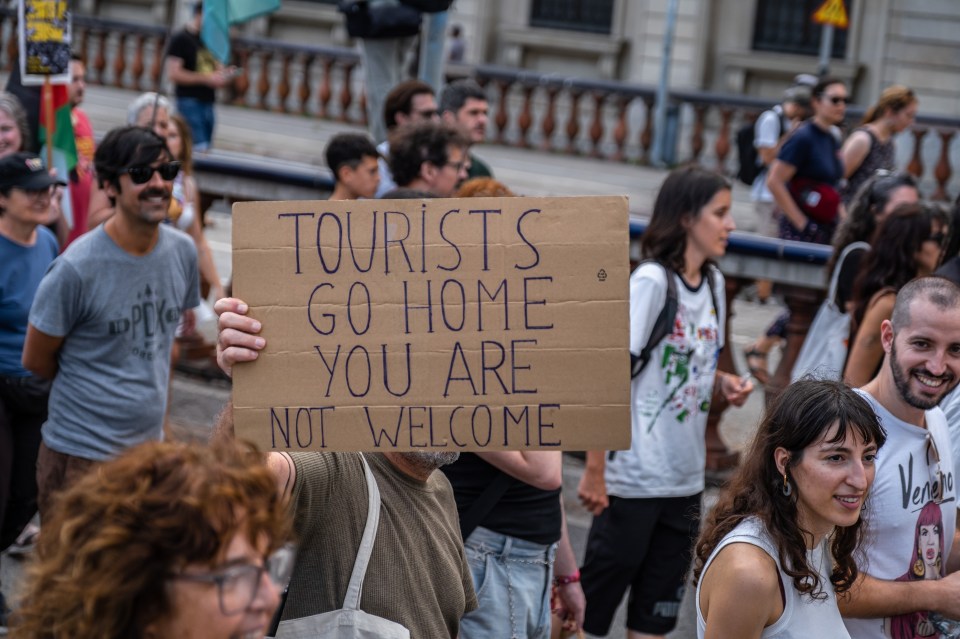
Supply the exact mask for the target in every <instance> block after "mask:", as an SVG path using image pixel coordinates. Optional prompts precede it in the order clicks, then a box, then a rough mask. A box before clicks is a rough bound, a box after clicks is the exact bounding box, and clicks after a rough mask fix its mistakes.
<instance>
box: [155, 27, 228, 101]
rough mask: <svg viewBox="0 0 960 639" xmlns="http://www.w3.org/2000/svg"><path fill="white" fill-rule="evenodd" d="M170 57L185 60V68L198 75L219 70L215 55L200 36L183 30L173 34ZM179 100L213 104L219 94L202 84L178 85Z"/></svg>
mask: <svg viewBox="0 0 960 639" xmlns="http://www.w3.org/2000/svg"><path fill="white" fill-rule="evenodd" d="M166 55H168V56H173V57H175V58H180V59H181V60H183V68H184V69H186V70H187V71H195V72H197V73H212V72H213V71H216V69H217V63H216V59H215V58H214V57H213V54H212V53H210V51H208V50H207V48H206V47H204V46H203V42H202V41H201V40H200V35H199V34H196V33H191V32H189V31H187V30H186V29H181V30H180V31H177V32H176V33H174V34H173V36H172V37H171V38H170V42H169V44H167V53H166ZM175 92H176V95H177V97H178V98H196V99H197V100H200V101H202V102H213V101H214V100H216V99H217V92H216V90H215V89H214V88H213V87H208V86H205V85H201V84H190V85H185V84H178V85H176V91H175Z"/></svg>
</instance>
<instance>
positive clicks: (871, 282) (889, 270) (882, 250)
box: [843, 204, 948, 387]
mask: <svg viewBox="0 0 960 639" xmlns="http://www.w3.org/2000/svg"><path fill="white" fill-rule="evenodd" d="M947 224H948V220H947V216H946V215H945V214H944V213H943V211H941V210H940V208H939V207H937V206H934V205H929V204H904V205H901V206H899V207H897V208H896V209H894V211H893V212H892V213H891V214H890V216H889V217H887V219H885V220H884V221H883V223H882V224H881V225H880V228H879V229H878V230H877V234H876V237H875V239H874V241H873V245H872V246H871V248H870V250H869V251H868V252H867V254H866V255H865V256H864V258H863V263H862V264H861V265H860V273H859V275H857V279H856V281H855V283H854V299H853V303H854V308H853V329H852V330H851V338H850V354H849V356H848V357H847V364H846V366H844V369H843V379H844V380H845V381H846V382H847V383H848V384H850V385H851V386H854V387H860V386H863V385H864V384H866V383H867V382H869V381H870V380H871V379H873V377H874V376H875V375H876V373H877V371H878V370H879V369H880V364H881V363H882V362H883V345H882V344H881V343H880V324H881V323H882V322H883V320H885V319H890V316H891V314H892V313H893V304H894V302H895V301H896V298H897V291H899V290H900V288H901V287H902V286H903V285H904V284H906V283H907V282H909V281H910V280H912V279H914V278H916V277H923V276H925V275H930V274H932V273H933V272H934V271H935V270H936V269H937V267H938V266H939V265H940V260H941V257H942V254H943V249H942V247H943V244H944V238H945V236H946V234H947V231H948V228H947Z"/></svg>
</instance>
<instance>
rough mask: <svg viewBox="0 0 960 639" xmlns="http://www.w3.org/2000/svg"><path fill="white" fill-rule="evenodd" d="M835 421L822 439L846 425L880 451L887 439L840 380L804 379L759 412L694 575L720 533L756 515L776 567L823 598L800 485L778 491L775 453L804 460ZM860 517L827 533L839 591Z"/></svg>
mask: <svg viewBox="0 0 960 639" xmlns="http://www.w3.org/2000/svg"><path fill="white" fill-rule="evenodd" d="M834 424H836V425H837V432H836V435H834V437H832V438H831V439H829V440H827V442H828V443H836V442H842V441H843V440H844V438H845V437H846V436H847V433H848V432H850V431H851V429H852V430H853V432H855V433H856V434H857V436H858V437H860V439H862V440H863V441H864V442H866V443H875V444H876V445H877V448H878V449H879V448H880V447H882V446H883V444H884V442H885V441H886V437H887V436H886V433H885V432H884V430H883V427H882V426H881V425H880V420H879V418H878V417H877V415H876V413H874V411H873V408H871V406H870V404H869V403H868V402H867V400H866V399H864V398H863V397H861V396H860V395H858V394H857V393H856V392H855V391H854V390H853V389H851V388H850V387H849V386H847V385H846V384H844V383H843V382H838V381H833V380H817V379H809V378H807V379H801V380H799V381H797V382H794V383H793V384H791V385H790V386H788V387H787V388H786V389H785V390H784V391H783V393H782V394H781V395H780V397H778V398H777V400H776V401H775V402H774V404H773V406H771V407H770V409H769V410H768V411H767V413H766V414H765V415H764V418H763V421H762V422H761V423H760V428H759V429H758V430H757V434H756V436H755V437H754V439H753V444H752V445H751V447H750V452H749V453H748V454H747V456H746V458H745V459H744V461H743V463H742V464H741V466H740V469H739V470H738V471H737V474H736V475H735V476H734V477H733V479H732V480H731V481H730V483H729V484H728V485H727V487H726V488H725V489H724V491H723V492H722V493H721V495H720V499H719V501H718V502H717V505H716V506H715V507H714V509H713V511H711V513H710V515H709V516H708V517H707V519H706V522H705V523H704V527H703V532H701V533H700V538H699V539H698V540H697V545H696V548H695V551H696V559H695V562H694V571H693V575H694V580H695V581H699V580H700V578H701V577H702V576H703V568H704V566H705V565H706V563H707V560H708V559H709V558H710V555H711V554H712V553H713V551H714V549H715V548H716V547H717V546H718V545H719V544H720V542H721V541H722V540H723V538H724V536H726V535H727V533H729V532H730V531H732V530H733V529H734V528H736V527H737V525H739V524H740V522H742V521H743V520H744V519H747V518H748V517H756V518H758V519H759V520H760V522H761V523H762V524H763V526H764V528H766V530H767V532H768V533H769V535H770V537H771V538H772V539H773V541H774V544H776V547H777V551H778V553H779V561H780V566H781V567H782V569H783V571H784V572H785V573H786V574H787V575H789V576H790V577H791V579H792V580H793V587H794V588H796V589H797V591H798V592H800V593H801V594H804V595H808V596H810V597H812V598H816V599H821V598H823V597H824V596H825V593H824V592H823V585H822V584H821V583H820V579H819V577H818V576H817V570H816V568H815V567H814V566H811V565H810V563H809V562H808V561H807V546H806V540H805V539H804V532H805V531H804V530H803V529H802V528H801V527H800V523H799V520H798V513H797V497H798V496H797V494H796V493H797V491H798V490H799V488H797V486H796V485H794V487H793V488H794V495H793V496H791V497H786V496H784V495H783V492H782V490H781V488H782V486H783V475H782V474H781V473H780V471H779V470H778V468H777V464H776V462H775V460H774V451H776V450H777V449H778V448H784V449H786V450H787V451H789V453H790V459H789V461H788V462H787V468H788V469H789V468H793V467H795V466H796V465H797V464H799V463H800V461H801V460H802V459H803V453H804V449H805V448H806V447H807V446H810V445H811V444H815V443H817V442H818V441H820V440H821V439H823V438H825V437H826V436H827V434H828V433H829V431H830V429H831V428H833V426H834ZM788 474H789V473H788ZM864 516H865V513H861V515H860V518H859V519H858V520H857V523H855V524H854V525H852V526H848V527H845V528H837V529H836V530H835V532H834V533H833V535H832V536H831V538H830V550H831V553H830V554H831V556H832V557H833V561H834V564H833V570H832V571H831V573H830V582H831V583H832V584H833V586H834V588H835V590H836V592H838V593H842V592H846V591H847V590H849V589H850V587H851V586H852V585H853V584H854V582H855V581H856V580H857V576H858V572H859V571H858V568H857V559H859V558H860V557H859V555H860V554H861V552H862V551H861V548H860V546H861V542H862V540H863V535H864V530H865V526H864Z"/></svg>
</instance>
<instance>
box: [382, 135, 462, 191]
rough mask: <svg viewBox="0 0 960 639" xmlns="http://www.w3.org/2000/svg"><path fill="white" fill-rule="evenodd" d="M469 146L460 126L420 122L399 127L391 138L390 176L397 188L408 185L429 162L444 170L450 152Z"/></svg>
mask: <svg viewBox="0 0 960 639" xmlns="http://www.w3.org/2000/svg"><path fill="white" fill-rule="evenodd" d="M450 147H459V148H461V149H463V150H464V152H466V150H467V149H468V148H469V147H470V140H469V139H468V138H467V134H466V133H464V132H463V131H462V130H461V129H460V128H459V127H456V126H453V125H450V124H445V123H442V122H419V123H417V124H413V125H411V126H404V127H400V128H399V129H398V130H396V131H394V132H393V133H392V134H391V135H390V158H389V160H388V163H389V165H390V173H392V174H393V180H394V182H396V183H397V186H408V185H409V184H410V183H411V182H413V181H414V180H415V179H416V178H417V177H418V176H419V175H420V167H421V166H422V165H423V164H424V163H425V162H429V163H430V164H433V165H434V166H438V167H442V166H443V165H445V164H446V163H447V160H448V158H447V149H449V148H450Z"/></svg>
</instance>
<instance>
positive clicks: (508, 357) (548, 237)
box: [233, 197, 630, 450]
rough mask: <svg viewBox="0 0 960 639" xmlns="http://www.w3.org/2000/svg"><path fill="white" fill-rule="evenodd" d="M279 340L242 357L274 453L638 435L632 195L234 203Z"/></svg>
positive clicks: (244, 277)
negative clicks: (632, 395) (251, 358)
mask: <svg viewBox="0 0 960 639" xmlns="http://www.w3.org/2000/svg"><path fill="white" fill-rule="evenodd" d="M233 217H234V225H233V231H234V237H233V250H234V283H235V289H236V295H237V297H240V298H241V299H243V300H244V301H246V302H247V303H248V304H249V305H250V315H251V316H253V317H255V318H257V319H259V320H261V321H262V323H263V327H264V328H263V333H262V335H263V336H264V337H265V338H266V340H267V347H266V349H265V350H264V352H263V353H261V356H260V358H259V359H258V360H257V361H256V362H255V363H253V364H249V365H240V366H237V367H236V368H235V369H234V407H235V420H236V425H237V430H238V436H240V437H244V438H247V439H250V440H252V441H254V442H256V443H257V444H259V445H260V446H261V447H263V448H266V449H270V450H278V449H279V450H299V449H314V450H418V449H456V450H485V449H490V450H494V449H522V448H545V449H589V448H624V447H626V446H627V445H628V444H629V428H630V427H629V392H630V391H629V382H630V379H629V373H628V372H627V371H628V370H629V355H628V351H627V345H628V342H629V340H628V305H627V278H628V276H629V265H628V258H627V241H628V217H627V207H626V200H625V199H624V198H621V197H582V198H477V199H459V200H453V199H446V200H439V199H438V200H394V201H383V200H369V201H354V202H328V201H318V202H260V203H252V202H251V203H243V204H236V205H234V208H233Z"/></svg>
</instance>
